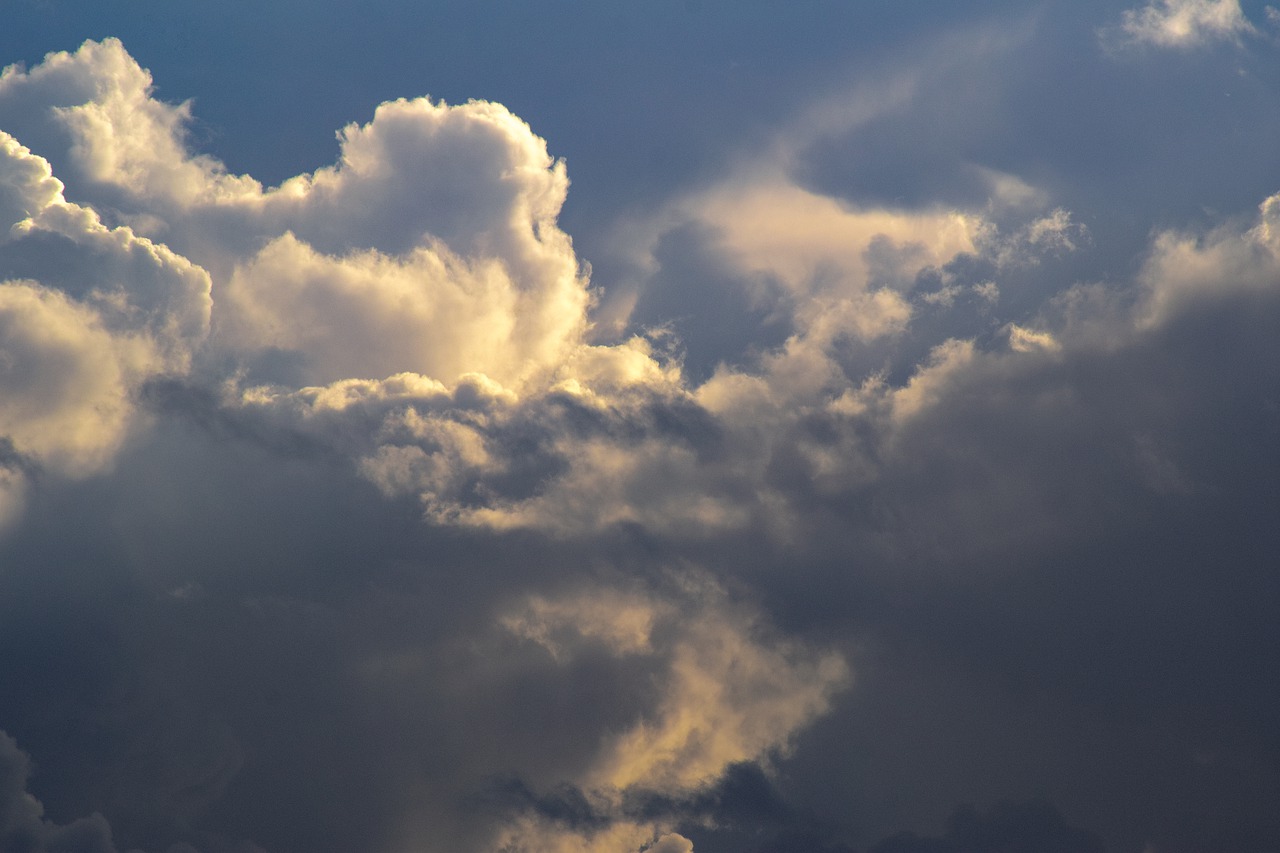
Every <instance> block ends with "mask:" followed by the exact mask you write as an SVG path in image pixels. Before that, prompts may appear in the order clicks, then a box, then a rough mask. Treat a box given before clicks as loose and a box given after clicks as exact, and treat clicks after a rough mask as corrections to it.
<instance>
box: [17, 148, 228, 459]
mask: <svg viewBox="0 0 1280 853" xmlns="http://www.w3.org/2000/svg"><path fill="white" fill-rule="evenodd" d="M0 214H2V216H3V228H4V233H3V236H0V328H3V335H2V336H0V359H2V360H0V364H2V365H3V374H2V376H3V378H0V385H3V400H2V401H0V432H2V433H3V435H5V436H6V437H7V439H8V440H9V442H10V443H11V446H12V448H13V451H14V452H15V453H17V454H19V455H21V456H24V457H27V458H29V459H30V460H32V462H33V464H35V465H37V466H41V467H49V468H51V469H53V470H56V471H59V472H61V473H66V474H71V475H84V474H88V473H91V472H94V471H98V470H101V469H102V468H103V467H104V466H105V465H106V464H108V463H109V461H110V459H111V457H112V456H113V454H114V453H115V451H116V450H117V449H118V448H119V446H120V444H121V442H122V441H123V440H124V438H125V435H126V432H127V430H128V428H129V426H130V424H131V422H132V421H133V419H134V414H135V405H134V397H135V395H136V394H137V392H138V390H139V388H140V387H141V385H142V384H143V383H144V382H145V381H146V380H147V379H148V378H150V377H153V376H156V375H160V374H165V373H172V374H180V373H183V372H185V371H186V370H187V369H189V367H190V363H191V358H192V354H193V351H194V350H195V348H196V347H198V346H199V345H200V344H201V343H202V341H203V339H204V337H205V335H206V334H207V333H208V325H209V312H210V296H209V289H210V281H209V277H208V275H207V273H205V271H204V270H202V269H200V268H199V267H197V266H195V265H193V264H192V263H190V262H189V261H187V260H186V259H185V258H182V257H180V256H178V255H176V254H174V253H173V252H171V251H169V250H168V249H167V248H165V247H164V246H162V245H158V244H155V243H153V242H152V241H150V240H148V239H146V238H145V237H139V236H137V235H136V234H134V233H133V231H132V230H131V229H129V228H128V227H123V226H122V227H117V228H107V227H106V226H105V225H103V224H102V222H101V221H100V219H99V217H98V215H97V214H96V213H95V212H94V211H93V210H92V209H89V208H86V207H82V206H80V205H77V204H73V203H69V202H67V201H66V199H65V198H64V196H63V185H62V183H61V182H60V181H58V180H57V179H56V178H54V177H53V175H52V171H51V168H50V166H49V163H48V162H47V161H46V160H44V159H43V158H41V157H39V156H37V155H35V154H32V153H31V151H30V150H29V149H27V148H26V147H24V146H23V145H21V144H20V143H19V142H18V141H17V140H16V139H14V138H13V137H12V136H10V135H8V134H6V133H0Z"/></svg>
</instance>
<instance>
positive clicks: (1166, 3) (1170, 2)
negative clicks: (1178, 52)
mask: <svg viewBox="0 0 1280 853" xmlns="http://www.w3.org/2000/svg"><path fill="white" fill-rule="evenodd" d="M1120 30H1121V31H1122V32H1123V33H1124V37H1125V38H1126V39H1127V40H1128V41H1129V42H1130V43H1132V44H1139V45H1141V44H1147V45H1152V46H1154V47H1171V48H1193V47H1200V46H1202V45H1206V44H1212V43H1213V42H1218V41H1231V42H1236V43H1239V41H1240V37H1241V36H1244V35H1250V34H1253V33H1255V32H1256V30H1255V29H1254V27H1253V25H1252V24H1250V23H1249V21H1248V19H1247V18H1245V16H1244V12H1243V11H1242V10H1241V9H1240V0H1159V2H1152V3H1148V4H1147V5H1146V6H1143V7H1142V8H1141V9H1130V10H1128V11H1126V12H1125V13H1124V16H1123V18H1122V20H1121V23H1120Z"/></svg>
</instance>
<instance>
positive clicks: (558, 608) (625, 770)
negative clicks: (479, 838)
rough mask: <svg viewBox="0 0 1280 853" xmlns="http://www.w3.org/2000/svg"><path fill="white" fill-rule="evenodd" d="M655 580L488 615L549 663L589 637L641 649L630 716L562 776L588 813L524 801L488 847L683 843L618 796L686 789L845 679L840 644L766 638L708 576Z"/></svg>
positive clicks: (631, 847) (715, 775)
mask: <svg viewBox="0 0 1280 853" xmlns="http://www.w3.org/2000/svg"><path fill="white" fill-rule="evenodd" d="M668 583H673V584H674V588H670V589H669V591H668V592H667V593H666V595H665V596H663V597H657V596H655V595H653V594H646V593H643V592H640V591H636V592H625V593H624V592H620V591H619V590H616V589H609V588H587V589H582V590H577V591H575V592H573V593H572V594H571V595H570V596H569V597H567V598H562V599H558V600H550V599H546V598H543V597H540V596H537V597H533V598H531V599H529V600H528V601H526V602H524V603H522V604H520V605H517V606H516V607H515V609H513V610H512V611H510V612H509V613H508V614H506V615H505V616H504V617H502V619H501V624H502V625H503V627H505V628H506V630H508V631H510V632H511V633H512V634H514V635H515V636H516V637H519V638H520V639H522V640H524V641H527V642H532V643H536V644H538V645H540V646H542V647H543V648H544V649H546V651H547V652H548V653H550V654H551V655H552V657H553V658H554V660H555V661H556V663H557V664H558V665H559V666H562V667H571V666H573V665H574V659H575V657H576V656H579V655H589V654H591V650H592V649H593V648H602V649H603V650H604V651H605V652H606V653H607V654H609V655H612V656H617V657H623V658H628V657H635V658H639V659H641V660H642V661H644V662H645V667H646V669H649V670H650V671H651V672H652V675H651V676H650V678H649V687H648V688H647V690H646V691H645V692H646V693H649V694H650V695H648V696H646V697H645V699H646V702H645V704H646V706H647V707H646V708H645V709H644V710H643V711H642V712H641V713H640V714H639V716H638V719H636V720H635V721H634V722H633V723H632V724H631V725H629V726H628V727H626V728H625V729H624V730H621V731H619V732H617V733H616V734H611V735H608V736H606V737H604V738H603V739H602V740H601V742H600V743H599V746H598V748H597V750H596V752H595V754H594V755H593V757H592V758H591V760H590V761H589V762H588V763H587V764H586V765H585V766H584V767H583V768H582V770H581V772H580V774H579V775H578V776H577V777H576V778H572V779H568V780H563V781H567V782H570V783H571V784H573V785H575V786H579V787H580V788H581V789H583V790H585V791H587V792H589V802H591V803H593V805H592V806H591V808H594V809H595V810H596V811H597V812H599V813H600V815H601V819H600V820H598V821H592V822H588V825H587V826H585V827H580V826H572V825H570V826H566V825H564V824H563V822H557V821H555V820H552V819H551V817H550V815H551V814H552V813H551V812H547V811H544V812H543V813H533V814H529V815H526V816H524V817H523V818H521V819H520V820H518V821H517V822H516V823H515V825H513V826H512V827H510V828H508V829H507V830H506V831H505V832H504V833H503V834H502V836H501V839H502V840H500V841H499V842H497V843H496V844H495V849H503V850H505V849H515V850H524V849H529V850H534V849H549V850H566V851H568V850H578V849H583V850H586V849H593V850H616V851H620V853H621V851H627V853H631V851H639V850H641V849H644V850H652V849H663V850H665V849H671V850H685V851H688V850H690V849H692V846H691V844H690V843H689V842H688V840H687V839H684V838H683V837H681V836H679V835H674V834H670V831H671V830H672V829H673V828H674V827H673V826H672V818H671V817H666V818H658V819H656V820H655V819H650V820H649V821H648V822H644V821H637V820H636V816H635V815H629V814H628V809H627V808H626V805H627V801H628V798H630V797H634V796H636V795H638V794H642V795H643V796H644V797H646V798H652V797H654V796H655V795H657V796H661V797H664V798H676V799H680V798H687V797H689V796H692V795H696V794H699V793H701V792H703V791H705V790H706V789H708V788H709V787H711V786H713V785H714V784H715V783H716V782H717V781H718V780H720V779H721V778H722V777H724V776H725V775H726V774H728V773H729V772H730V770H731V768H733V767H734V766H735V765H738V764H740V763H742V762H745V761H753V760H760V759H765V760H767V759H769V758H770V757H776V756H779V755H781V754H783V753H785V751H786V750H787V748H788V746H789V745H790V741H791V738H792V737H793V736H794V735H795V733H797V732H798V731H800V730H801V729H802V728H804V727H805V726H806V725H807V724H808V723H809V722H810V721H811V720H812V719H814V718H815V717H817V716H819V715H821V714H823V713H825V711H826V710H827V709H828V708H829V705H830V702H831V700H832V698H833V696H834V694H835V693H836V692H837V691H839V690H841V689H843V688H844V687H845V686H846V685H847V683H848V679H849V673H848V667H847V664H846V663H845V661H844V660H843V658H842V657H841V656H840V655H838V654H836V653H834V652H825V653H823V652H819V651H817V650H814V649H810V648H806V647H804V646H803V645H801V644H798V643H796V642H794V641H790V640H787V639H785V638H782V637H778V636H777V635H776V633H774V632H773V631H772V630H770V629H769V627H768V626H767V625H766V624H764V623H763V621H762V619H761V616H760V614H759V613H757V612H755V611H754V610H753V609H752V608H750V607H746V606H744V605H742V604H740V603H735V602H733V601H732V600H731V599H729V597H728V596H727V594H726V593H725V591H724V590H723V589H721V588H719V586H718V585H717V584H716V583H715V581H713V580H712V579H711V578H710V577H709V576H707V575H705V574H702V573H688V572H681V573H679V574H676V575H674V576H672V577H671V579H670V580H669V581H668ZM609 815H615V816H616V817H613V818H612V819H610V818H609V817H608V816H609ZM675 817H679V814H678V812H677V813H676V815H675ZM549 839H555V840H549ZM649 845H653V846H649Z"/></svg>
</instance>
